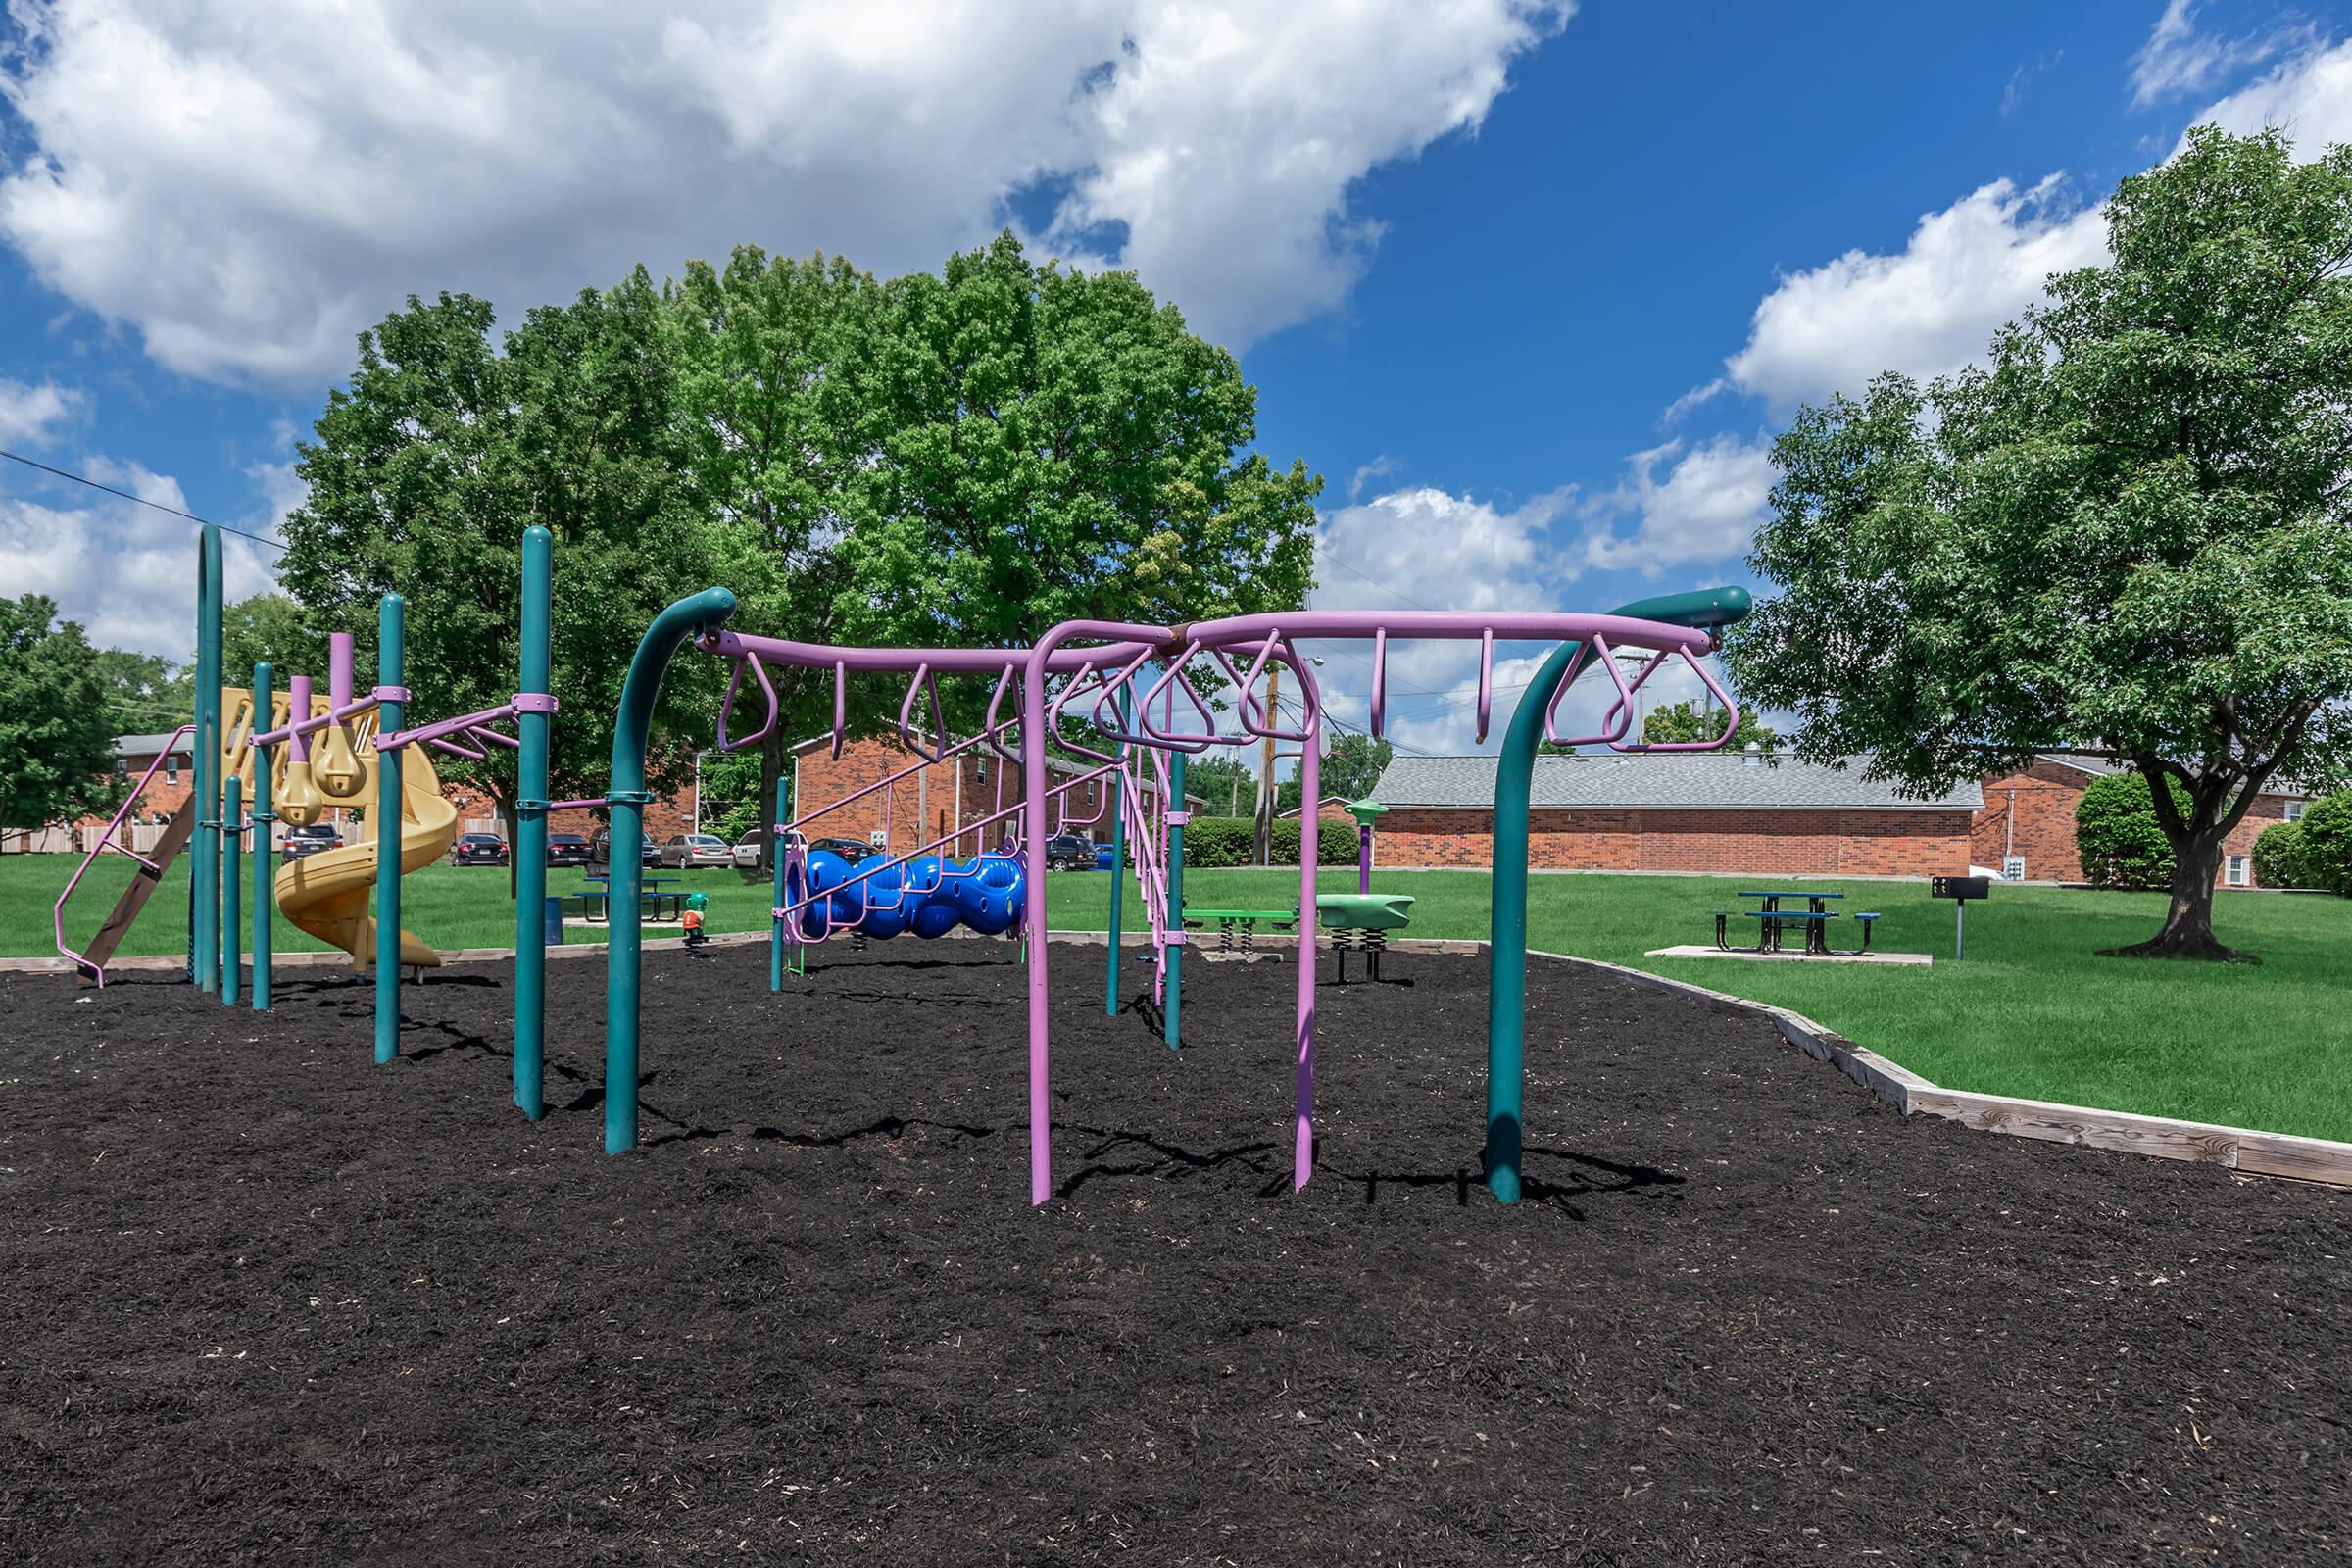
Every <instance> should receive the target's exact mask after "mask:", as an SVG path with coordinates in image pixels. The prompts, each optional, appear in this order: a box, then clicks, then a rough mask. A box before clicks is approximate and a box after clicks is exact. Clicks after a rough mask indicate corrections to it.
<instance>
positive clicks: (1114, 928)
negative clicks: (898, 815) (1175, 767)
mask: <svg viewBox="0 0 2352 1568" xmlns="http://www.w3.org/2000/svg"><path fill="white" fill-rule="evenodd" d="M1134 684H1135V683H1134V682H1133V681H1130V682H1128V683H1127V684H1126V685H1125V686H1121V687H1120V688H1119V728H1121V729H1131V728H1132V727H1133V725H1132V722H1131V721H1132V719H1133V718H1134V713H1133V711H1132V709H1131V707H1130V701H1131V698H1132V696H1133V691H1132V688H1133V686H1134ZM1117 755H1118V759H1119V760H1120V761H1121V762H1124V761H1126V760H1127V743H1126V742H1125V741H1121V742H1119V746H1118V754H1117ZM1122 777H1123V775H1121V774H1118V773H1113V774H1111V775H1110V962H1109V964H1108V965H1107V966H1106V967H1105V968H1104V970H1103V1011H1104V1012H1106V1013H1108V1014H1109V1015H1110V1016H1111V1017H1113V1018H1116V1017H1117V1016H1118V1015H1119V913H1120V910H1119V905H1120V903H1121V898H1120V895H1121V894H1123V893H1124V892H1125V891H1126V888H1127V814H1126V812H1125V811H1123V810H1121V809H1120V806H1121V802H1120V800H1119V785H1120V781H1121V778H1122ZM1137 799H1138V800H1139V801H1140V800H1141V799H1142V797H1141V796H1140V795H1139V796H1138V797H1137ZM957 825H958V826H960V825H961V824H960V823H959V824H957Z"/></svg>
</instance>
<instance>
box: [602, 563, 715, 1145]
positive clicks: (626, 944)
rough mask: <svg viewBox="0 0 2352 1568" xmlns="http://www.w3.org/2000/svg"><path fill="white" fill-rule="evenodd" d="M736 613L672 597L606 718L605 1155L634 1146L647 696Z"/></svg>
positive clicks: (707, 600) (701, 600)
mask: <svg viewBox="0 0 2352 1568" xmlns="http://www.w3.org/2000/svg"><path fill="white" fill-rule="evenodd" d="M734 613H735V596H734V595H733V594H731V593H729V592H728V591H727V590H726V589H724V588H706V589H704V590H703V591H702V592H701V593H699V594H694V595H691V596H689V597H688V598H685V599H681V600H679V601H678V602H677V603H676V604H674V605H671V606H670V607H669V608H668V609H667V610H664V611H662V613H660V614H659V615H656V616H655V617H654V623H653V624H652V625H651V626H648V627H647V628H646V629H645V636H644V637H643V638H642V639H641V640H640V641H639V642H638V644H637V653H636V655H635V657H633V658H631V659H630V661H629V673H628V677H627V678H626V679H625V680H623V681H622V682H621V687H620V711H618V712H616V713H614V714H613V787H612V788H611V789H610V790H608V791H607V792H606V794H605V800H606V802H607V804H609V805H610V806H611V807H612V809H613V826H612V834H613V837H612V839H611V841H610V842H611V843H612V846H613V863H612V865H611V867H610V869H611V870H612V873H613V880H612V882H611V883H610V884H609V885H610V887H611V889H612V902H611V904H610V905H609V907H608V910H609V912H608V914H607V919H608V920H609V921H610V931H609V933H608V934H609V939H610V945H609V946H608V947H607V948H606V950H605V958H606V962H605V1152H606V1153H608V1154H618V1153H622V1152H626V1151H628V1150H631V1149H634V1148H636V1147H637V989H638V983H639V980H640V978H641V976H640V974H639V964H640V960H641V959H642V958H643V956H644V949H645V936H644V933H643V932H642V931H641V930H640V929H639V928H638V923H639V922H640V921H641V920H642V919H643V918H644V915H645V911H644V910H643V909H641V908H639V907H638V906H639V903H640V902H641V901H640V899H639V897H638V896H639V895H640V894H641V893H643V892H644V891H645V862H644V859H643V858H642V857H640V856H639V854H638V853H637V850H638V846H639V844H641V843H642V842H643V838H644V833H645V805H646V802H648V801H650V800H652V799H653V797H652V796H651V795H649V794H647V793H646V788H645V745H646V740H647V737H648V735H649V734H650V732H651V731H652V729H653V724H654V699H655V698H656V697H658V696H659V695H660V694H661V691H662V672H663V671H664V670H666V669H668V668H669V661H670V657H671V656H672V655H674V654H675V653H677V651H678V648H679V646H680V645H681V644H683V643H684V642H685V641H686V639H687V638H689V637H692V636H695V635H697V634H699V633H701V632H703V631H705V630H708V629H711V628H715V627H716V626H718V625H719V624H720V623H721V622H723V621H724V620H725V619H726V618H727V617H728V616H729V615H732V614H734Z"/></svg>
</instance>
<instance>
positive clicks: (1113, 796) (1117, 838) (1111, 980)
mask: <svg viewBox="0 0 2352 1568" xmlns="http://www.w3.org/2000/svg"><path fill="white" fill-rule="evenodd" d="M1134 690H1135V682H1133V681H1128V682H1126V683H1124V684H1122V685H1121V686H1120V687H1119V728H1121V729H1123V730H1128V731H1130V732H1131V733H1132V731H1133V729H1134V724H1133V723H1132V720H1133V718H1134V713H1133V711H1132V709H1131V707H1130V699H1131V697H1132V696H1133V694H1134ZM1118 758H1119V760H1120V762H1122V763H1124V762H1125V761H1126V760H1127V743H1126V742H1125V741H1121V742H1119V751H1118ZM1123 782H1124V776H1123V775H1122V774H1119V773H1113V774H1111V775H1110V962H1109V963H1108V965H1107V966H1106V967H1105V969H1104V974H1103V1011H1104V1012H1106V1013H1108V1014H1109V1015H1110V1016H1111V1017H1113V1018H1116V1017H1117V1016H1118V1015H1119V913H1120V908H1119V907H1120V905H1121V904H1122V903H1124V902H1125V895H1126V892H1127V814H1126V812H1125V811H1123V810H1122V809H1120V808H1121V807H1122V806H1123V805H1124V804H1125V803H1124V802H1123V801H1121V800H1120V798H1119V795H1120V790H1121V788H1122V785H1123ZM1138 799H1139V800H1140V799H1141V797H1138Z"/></svg>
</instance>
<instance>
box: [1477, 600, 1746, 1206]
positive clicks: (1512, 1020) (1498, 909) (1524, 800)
mask: <svg viewBox="0 0 2352 1568" xmlns="http://www.w3.org/2000/svg"><path fill="white" fill-rule="evenodd" d="M1747 609H1748V595H1747V591H1746V590H1745V589H1743V588H1707V589H1701V590H1698V591H1697V592H1694V593H1687V594H1667V595H1665V596H1663V597H1662V598H1657V599H1640V600H1636V601H1635V602H1634V603H1632V604H1630V605H1620V606H1618V607H1617V608H1616V609H1615V610H1613V611H1611V612H1610V613H1611V614H1614V615H1626V616H1631V617H1633V618H1634V619H1637V620H1660V621H1664V622H1666V623H1667V624H1668V625H1672V626H1728V625H1730V624H1731V623H1732V622H1733V621H1736V620H1739V619H1740V618H1742V617H1743V616H1745V615H1746V613H1747ZM1583 648H1584V645H1583V644H1582V643H1562V644H1560V646H1559V647H1557V648H1554V649H1553V650H1552V651H1551V652H1550V653H1549V654H1547V655H1545V656H1544V662H1543V664H1542V665H1541V666H1539V667H1538V668H1537V670H1536V678H1535V679H1534V680H1532V681H1530V682H1528V686H1527V690H1526V692H1525V693H1524V694H1523V695H1522V696H1521V697H1520V699H1519V707H1518V708H1517V710H1515V711H1513V712H1512V714H1511V722H1510V726H1509V727H1508V728H1507V729H1506V730H1505V731H1504V732H1503V738H1502V756H1501V757H1500V758H1498V759H1497V760H1495V875H1494V896H1495V904H1494V910H1493V913H1492V916H1491V920H1490V926H1489V932H1488V935H1489V939H1490V940H1489V945H1488V949H1487V1146H1486V1170H1487V1191H1488V1192H1490V1193H1493V1194H1494V1195H1495V1198H1496V1199H1497V1200H1499V1201H1502V1202H1505V1203H1516V1202H1517V1201H1519V1166H1520V1158H1521V1153H1522V1145H1523V1139H1524V1122H1523V1108H1524V1105H1523V1102H1524V1096H1525V1088H1526V1077H1527V1072H1526V1067H1527V855H1528V801H1529V797H1530V795H1531V794H1532V793H1533V791H1534V788H1535V777H1536V754H1537V752H1538V750H1539V749H1540V748H1541V746H1542V744H1543V740H1544V714H1545V713H1546V712H1548V711H1550V709H1551V701H1552V697H1553V695H1554V693H1555V692H1557V691H1558V689H1559V685H1560V680H1561V677H1563V676H1564V675H1566V674H1567V673H1568V669H1569V666H1570V665H1571V664H1573V663H1574V662H1576V656H1577V655H1578V654H1579V653H1580V652H1582V651H1583Z"/></svg>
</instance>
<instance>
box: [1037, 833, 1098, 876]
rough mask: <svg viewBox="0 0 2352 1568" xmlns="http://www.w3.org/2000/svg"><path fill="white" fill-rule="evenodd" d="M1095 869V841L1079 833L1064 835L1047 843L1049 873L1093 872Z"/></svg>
mask: <svg viewBox="0 0 2352 1568" xmlns="http://www.w3.org/2000/svg"><path fill="white" fill-rule="evenodd" d="M1094 868H1095V841H1094V840H1093V839H1090V838H1087V837H1085V836H1083V835H1081V834H1077V833H1064V834H1062V835H1061V836H1059V837H1058V838H1052V839H1048V840H1047V841H1046V869H1047V870H1049V871H1092V870H1093V869H1094Z"/></svg>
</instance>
